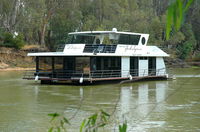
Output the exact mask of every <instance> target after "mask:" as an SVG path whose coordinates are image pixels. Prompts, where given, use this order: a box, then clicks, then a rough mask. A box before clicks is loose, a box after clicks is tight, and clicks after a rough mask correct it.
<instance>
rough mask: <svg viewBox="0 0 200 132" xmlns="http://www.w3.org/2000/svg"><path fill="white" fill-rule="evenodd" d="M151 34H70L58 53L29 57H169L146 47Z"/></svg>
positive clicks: (154, 47) (154, 48)
mask: <svg viewBox="0 0 200 132" xmlns="http://www.w3.org/2000/svg"><path fill="white" fill-rule="evenodd" d="M148 39H149V34H142V33H132V32H118V31H117V29H115V28H113V30H112V31H85V32H72V33H69V36H68V40H67V44H65V45H63V48H61V50H59V51H58V52H46V53H29V54H28V56H161V57H167V56H169V55H168V54H166V53H165V52H164V51H162V50H161V49H159V48H158V47H156V46H146V45H147V42H148Z"/></svg>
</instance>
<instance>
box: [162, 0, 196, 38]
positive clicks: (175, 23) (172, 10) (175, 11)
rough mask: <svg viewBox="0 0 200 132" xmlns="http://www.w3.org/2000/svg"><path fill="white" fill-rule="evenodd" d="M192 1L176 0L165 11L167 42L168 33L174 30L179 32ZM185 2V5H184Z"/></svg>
mask: <svg viewBox="0 0 200 132" xmlns="http://www.w3.org/2000/svg"><path fill="white" fill-rule="evenodd" d="M193 1H194V0H188V1H187V0H176V1H175V2H173V3H171V5H170V6H169V7H168V9H167V22H166V39H167V40H169V38H170V33H171V31H172V30H173V29H174V30H175V31H176V32H177V31H179V30H180V28H181V26H182V24H183V18H184V16H185V13H186V11H187V10H188V9H189V7H190V5H191V4H192V2H193ZM184 2H186V4H184Z"/></svg>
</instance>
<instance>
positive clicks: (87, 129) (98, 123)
mask: <svg viewBox="0 0 200 132" xmlns="http://www.w3.org/2000/svg"><path fill="white" fill-rule="evenodd" d="M109 117H110V115H109V114H108V113H106V112H105V111H103V110H100V111H99V112H98V113H95V114H93V115H92V116H90V117H89V118H88V119H84V120H83V122H82V123H81V126H80V132H97V131H98V128H101V127H104V126H105V125H106V124H108V119H109Z"/></svg>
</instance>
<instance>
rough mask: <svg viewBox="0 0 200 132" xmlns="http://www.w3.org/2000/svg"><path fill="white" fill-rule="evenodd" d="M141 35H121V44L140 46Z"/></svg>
mask: <svg viewBox="0 0 200 132" xmlns="http://www.w3.org/2000/svg"><path fill="white" fill-rule="evenodd" d="M140 36H141V35H128V34H121V35H120V37H119V44H130V45H138V43H139V40H140Z"/></svg>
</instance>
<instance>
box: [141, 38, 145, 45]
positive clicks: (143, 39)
mask: <svg viewBox="0 0 200 132" xmlns="http://www.w3.org/2000/svg"><path fill="white" fill-rule="evenodd" d="M145 43H146V39H145V37H142V44H143V45H144V44H145Z"/></svg>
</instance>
